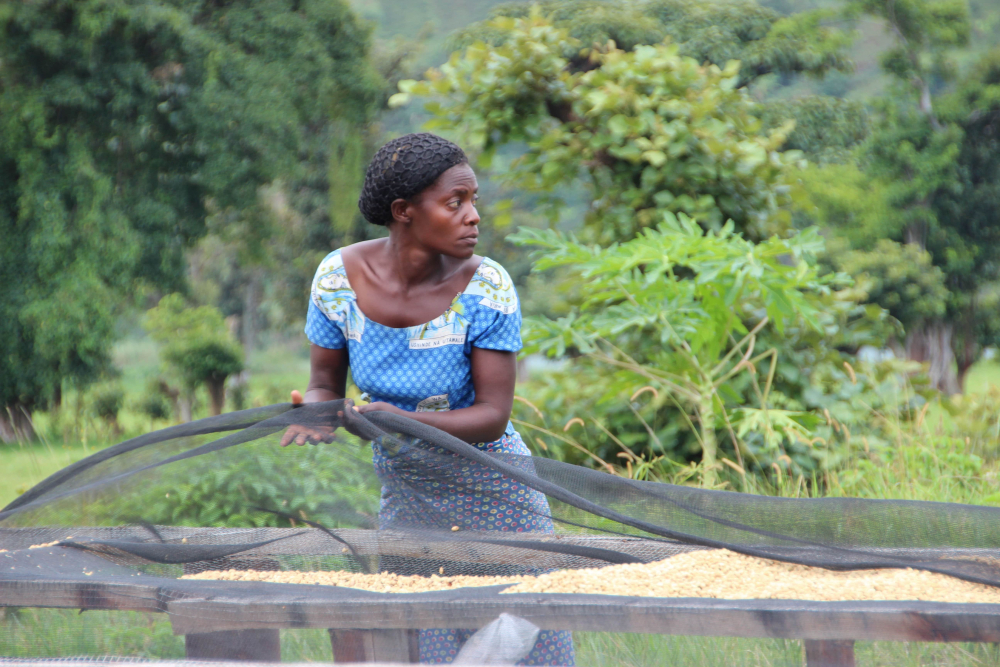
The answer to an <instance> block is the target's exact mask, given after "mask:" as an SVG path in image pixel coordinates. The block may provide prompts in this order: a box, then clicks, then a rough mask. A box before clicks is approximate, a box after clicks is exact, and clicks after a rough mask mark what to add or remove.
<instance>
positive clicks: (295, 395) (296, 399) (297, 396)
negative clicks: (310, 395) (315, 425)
mask: <svg viewBox="0 0 1000 667" xmlns="http://www.w3.org/2000/svg"><path fill="white" fill-rule="evenodd" d="M292 405H302V392H300V391H299V390H298V389H292Z"/></svg>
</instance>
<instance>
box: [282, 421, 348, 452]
mask: <svg viewBox="0 0 1000 667" xmlns="http://www.w3.org/2000/svg"><path fill="white" fill-rule="evenodd" d="M336 439H337V435H336V429H334V428H330V427H327V426H323V427H319V428H315V429H313V428H309V427H307V426H300V425H298V424H295V425H293V426H289V427H288V430H287V431H285V435H283V436H282V437H281V442H280V443H279V444H280V445H281V446H282V447H287V446H288V445H290V444H292V443H293V442H294V443H295V444H296V445H305V444H308V443H309V442H310V441H312V442H316V443H319V442H325V443H331V442H333V441H335V440H336Z"/></svg>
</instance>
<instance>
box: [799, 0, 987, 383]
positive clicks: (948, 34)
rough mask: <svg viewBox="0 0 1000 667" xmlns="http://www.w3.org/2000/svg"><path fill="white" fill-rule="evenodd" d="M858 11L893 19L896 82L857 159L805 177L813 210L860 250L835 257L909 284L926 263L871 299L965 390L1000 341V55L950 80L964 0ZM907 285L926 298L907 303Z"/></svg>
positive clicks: (891, 54)
mask: <svg viewBox="0 0 1000 667" xmlns="http://www.w3.org/2000/svg"><path fill="white" fill-rule="evenodd" d="M857 8H858V9H859V10H860V11H865V12H869V13H871V14H874V15H876V16H879V17H881V18H882V19H884V20H885V21H886V22H887V24H888V25H887V28H888V29H889V30H891V31H892V34H893V35H894V36H895V42H894V46H893V48H891V49H890V50H889V51H887V52H886V53H885V54H884V55H883V59H882V63H883V67H884V68H885V69H886V71H887V72H889V73H890V74H892V75H893V76H894V77H895V78H896V79H897V80H898V84H897V86H896V88H895V89H894V92H893V94H892V95H891V96H889V97H887V98H886V99H884V100H882V101H881V102H880V103H878V104H876V105H874V106H875V112H876V113H875V115H876V119H875V122H874V124H873V128H872V133H871V136H870V137H869V138H868V139H867V140H866V141H865V142H863V144H861V145H860V146H859V148H858V149H857V150H856V152H855V156H854V158H855V159H854V160H850V161H849V162H850V164H845V165H835V166H830V167H828V168H826V169H821V170H818V171H817V172H815V173H813V174H811V175H809V176H808V177H807V178H806V184H807V188H806V190H807V191H808V199H809V200H810V204H809V205H808V206H806V207H805V210H807V211H808V214H809V217H810V218H811V219H812V220H813V221H817V222H820V223H822V224H824V225H827V226H830V227H831V228H832V229H834V230H836V233H837V234H839V235H841V236H842V237H843V238H845V239H848V240H849V241H850V244H851V245H852V246H853V250H852V251H851V257H850V258H844V259H834V263H835V264H839V265H840V266H841V268H848V267H851V266H853V267H856V268H857V269H858V270H864V271H867V270H868V269H867V268H866V267H875V266H876V265H880V266H882V267H883V269H879V270H877V271H876V272H881V273H883V274H885V275H886V276H887V277H888V275H889V274H893V273H894V274H896V278H895V279H893V280H896V281H897V282H901V281H905V280H907V279H908V278H907V276H910V277H916V276H913V271H914V264H913V263H912V262H913V259H914V257H921V258H923V257H925V256H926V257H927V258H928V259H929V261H930V264H931V265H932V268H931V269H929V270H928V271H927V272H926V273H925V274H924V275H923V276H922V277H921V278H920V279H919V280H916V281H914V282H913V283H912V284H910V285H908V286H905V287H904V286H903V285H901V284H900V285H898V287H894V288H892V289H888V290H886V289H883V288H881V287H878V288H876V291H875V292H874V293H872V294H871V295H870V297H871V299H872V300H873V301H874V302H876V303H879V304H881V305H883V306H884V307H886V308H889V309H890V310H891V311H893V314H894V315H896V316H897V317H899V319H900V321H901V322H902V324H903V325H904V327H905V329H906V336H905V339H904V340H902V341H900V343H899V345H898V348H899V349H900V351H901V352H903V353H905V354H906V356H908V357H909V358H910V359H914V360H916V361H921V362H926V363H928V364H929V372H930V377H931V380H932V382H933V384H934V386H935V387H937V388H938V389H940V390H942V391H944V392H946V393H957V392H960V391H961V390H962V385H963V380H964V376H965V374H966V372H967V371H968V369H969V367H970V366H971V365H972V364H973V363H974V362H975V361H976V359H978V358H979V355H980V353H981V352H982V350H983V349H985V348H986V347H988V346H991V345H995V344H996V343H997V342H998V340H1000V319H998V318H997V317H996V314H995V313H996V305H997V296H996V295H997V285H998V280H1000V273H998V271H1000V235H998V234H1000V232H998V231H997V230H998V228H997V225H996V220H997V219H998V217H1000V196H998V192H1000V191H998V189H997V188H998V186H997V182H998V181H997V178H998V174H1000V157H998V156H1000V153H998V152H997V138H996V129H997V119H998V113H1000V103H998V101H997V100H998V95H997V92H996V91H997V90H1000V88H998V72H1000V65H998V63H1000V55H998V53H997V52H993V53H988V54H986V55H985V56H984V57H983V58H981V59H980V61H979V62H978V63H977V64H976V65H974V66H973V67H972V68H970V69H969V71H968V72H967V73H965V74H964V75H962V76H961V77H959V78H958V81H957V83H956V84H955V85H954V87H953V88H950V89H949V88H944V87H943V84H944V83H947V82H949V81H952V80H954V79H955V78H956V67H955V63H954V61H953V60H952V59H951V58H950V54H951V53H952V52H953V50H954V49H955V48H956V47H959V46H962V45H964V44H965V43H966V42H967V40H968V38H969V34H970V29H971V28H970V23H969V16H968V9H967V6H966V5H965V3H963V2H944V3H934V2H928V1H926V0H909V1H908V2H905V3H894V2H883V1H881V0H871V1H867V2H861V3H857ZM885 239H888V240H890V241H892V242H895V243H902V244H909V245H913V246H914V249H913V250H902V249H893V248H891V247H890V246H889V245H887V243H888V241H885ZM876 244H878V249H876V250H873V249H872V248H873V246H875V245H876ZM921 261H922V260H921ZM892 263H898V266H895V267H892V266H890V264H892ZM932 283H933V284H932ZM938 283H941V284H940V285H938ZM903 289H905V290H908V291H910V292H911V294H910V295H909V296H910V297H913V298H916V299H917V301H915V302H914V301H911V302H910V303H906V304H904V303H903V301H904V300H908V299H904V297H903V295H902V294H901V290H903ZM918 293H919V296H918Z"/></svg>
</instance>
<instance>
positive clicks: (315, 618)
mask: <svg viewBox="0 0 1000 667" xmlns="http://www.w3.org/2000/svg"><path fill="white" fill-rule="evenodd" d="M454 594H455V596H454V597H453V598H451V599H447V598H443V597H441V596H436V597H435V596H433V595H432V594H413V595H388V594H387V595H384V596H379V595H378V594H376V596H375V597H371V598H366V599H358V600H351V601H350V602H348V601H345V600H342V601H340V602H336V603H335V602H332V601H331V602H329V603H320V602H316V601H313V600H308V599H304V598H303V599H299V600H292V599H285V600H282V601H280V602H278V601H274V600H264V599H254V600H250V599H247V598H245V597H241V598H240V599H239V600H236V599H232V600H226V599H222V598H218V597H216V598H213V599H212V600H210V601H209V600H194V599H186V600H177V601H174V602H171V603H169V605H168V612H169V613H170V614H171V619H172V622H173V624H174V632H175V633H179V634H183V633H184V632H185V631H188V630H187V629H188V628H192V629H194V628H197V627H199V626H204V624H206V623H209V624H211V625H212V626H213V627H217V628H238V627H304V628H305V627H308V628H344V629H356V628H372V629H376V628H383V629H389V628H435V627H446V628H447V627H455V628H479V627H482V626H483V625H485V624H487V623H489V622H490V621H492V620H494V619H495V618H496V617H497V616H499V615H500V613H502V612H506V613H509V614H513V615H516V616H521V617H523V618H526V619H527V620H529V621H531V622H532V623H534V624H536V625H538V626H539V627H541V628H542V629H552V630H581V631H591V632H639V633H650V634H673V635H702V636H731V637H774V638H787V639H817V640H840V639H857V640H887V641H1000V605H957V604H934V603H919V602H906V603H893V602H814V603H807V602H799V601H781V600H711V599H696V598H686V599H669V598H629V597H616V596H598V595H568V594H567V595H562V594H552V595H540V594H537V595H536V594H516V595H492V596H482V595H476V593H475V592H472V591H468V590H466V591H465V592H462V591H454Z"/></svg>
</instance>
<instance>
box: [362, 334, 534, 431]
mask: <svg viewBox="0 0 1000 667" xmlns="http://www.w3.org/2000/svg"><path fill="white" fill-rule="evenodd" d="M471 362H472V386H473V388H474V389H475V391H476V399H475V402H474V403H473V404H472V405H471V406H470V407H467V408H461V409H459V410H449V411H446V412H407V411H406V410H401V409H399V408H397V407H396V406H394V405H390V404H389V403H381V402H379V403H371V404H368V405H359V406H357V410H358V412H362V413H364V412H376V411H379V410H382V411H385V412H394V413H396V414H399V415H404V416H406V417H410V418H411V419H416V420H417V421H419V422H421V423H424V424H427V425H428V426H433V427H434V428H439V429H441V430H442V431H444V432H446V433H450V434H452V435H453V436H455V437H456V438H460V439H462V440H465V441H466V442H469V443H477V442H493V441H494V440H499V439H500V438H501V437H502V436H503V434H504V431H505V430H506V429H507V422H508V420H510V411H511V408H512V407H513V406H514V381H515V380H516V379H517V353H516V352H506V351H502V350H486V349H482V348H478V347H473V348H472V359H471Z"/></svg>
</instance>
